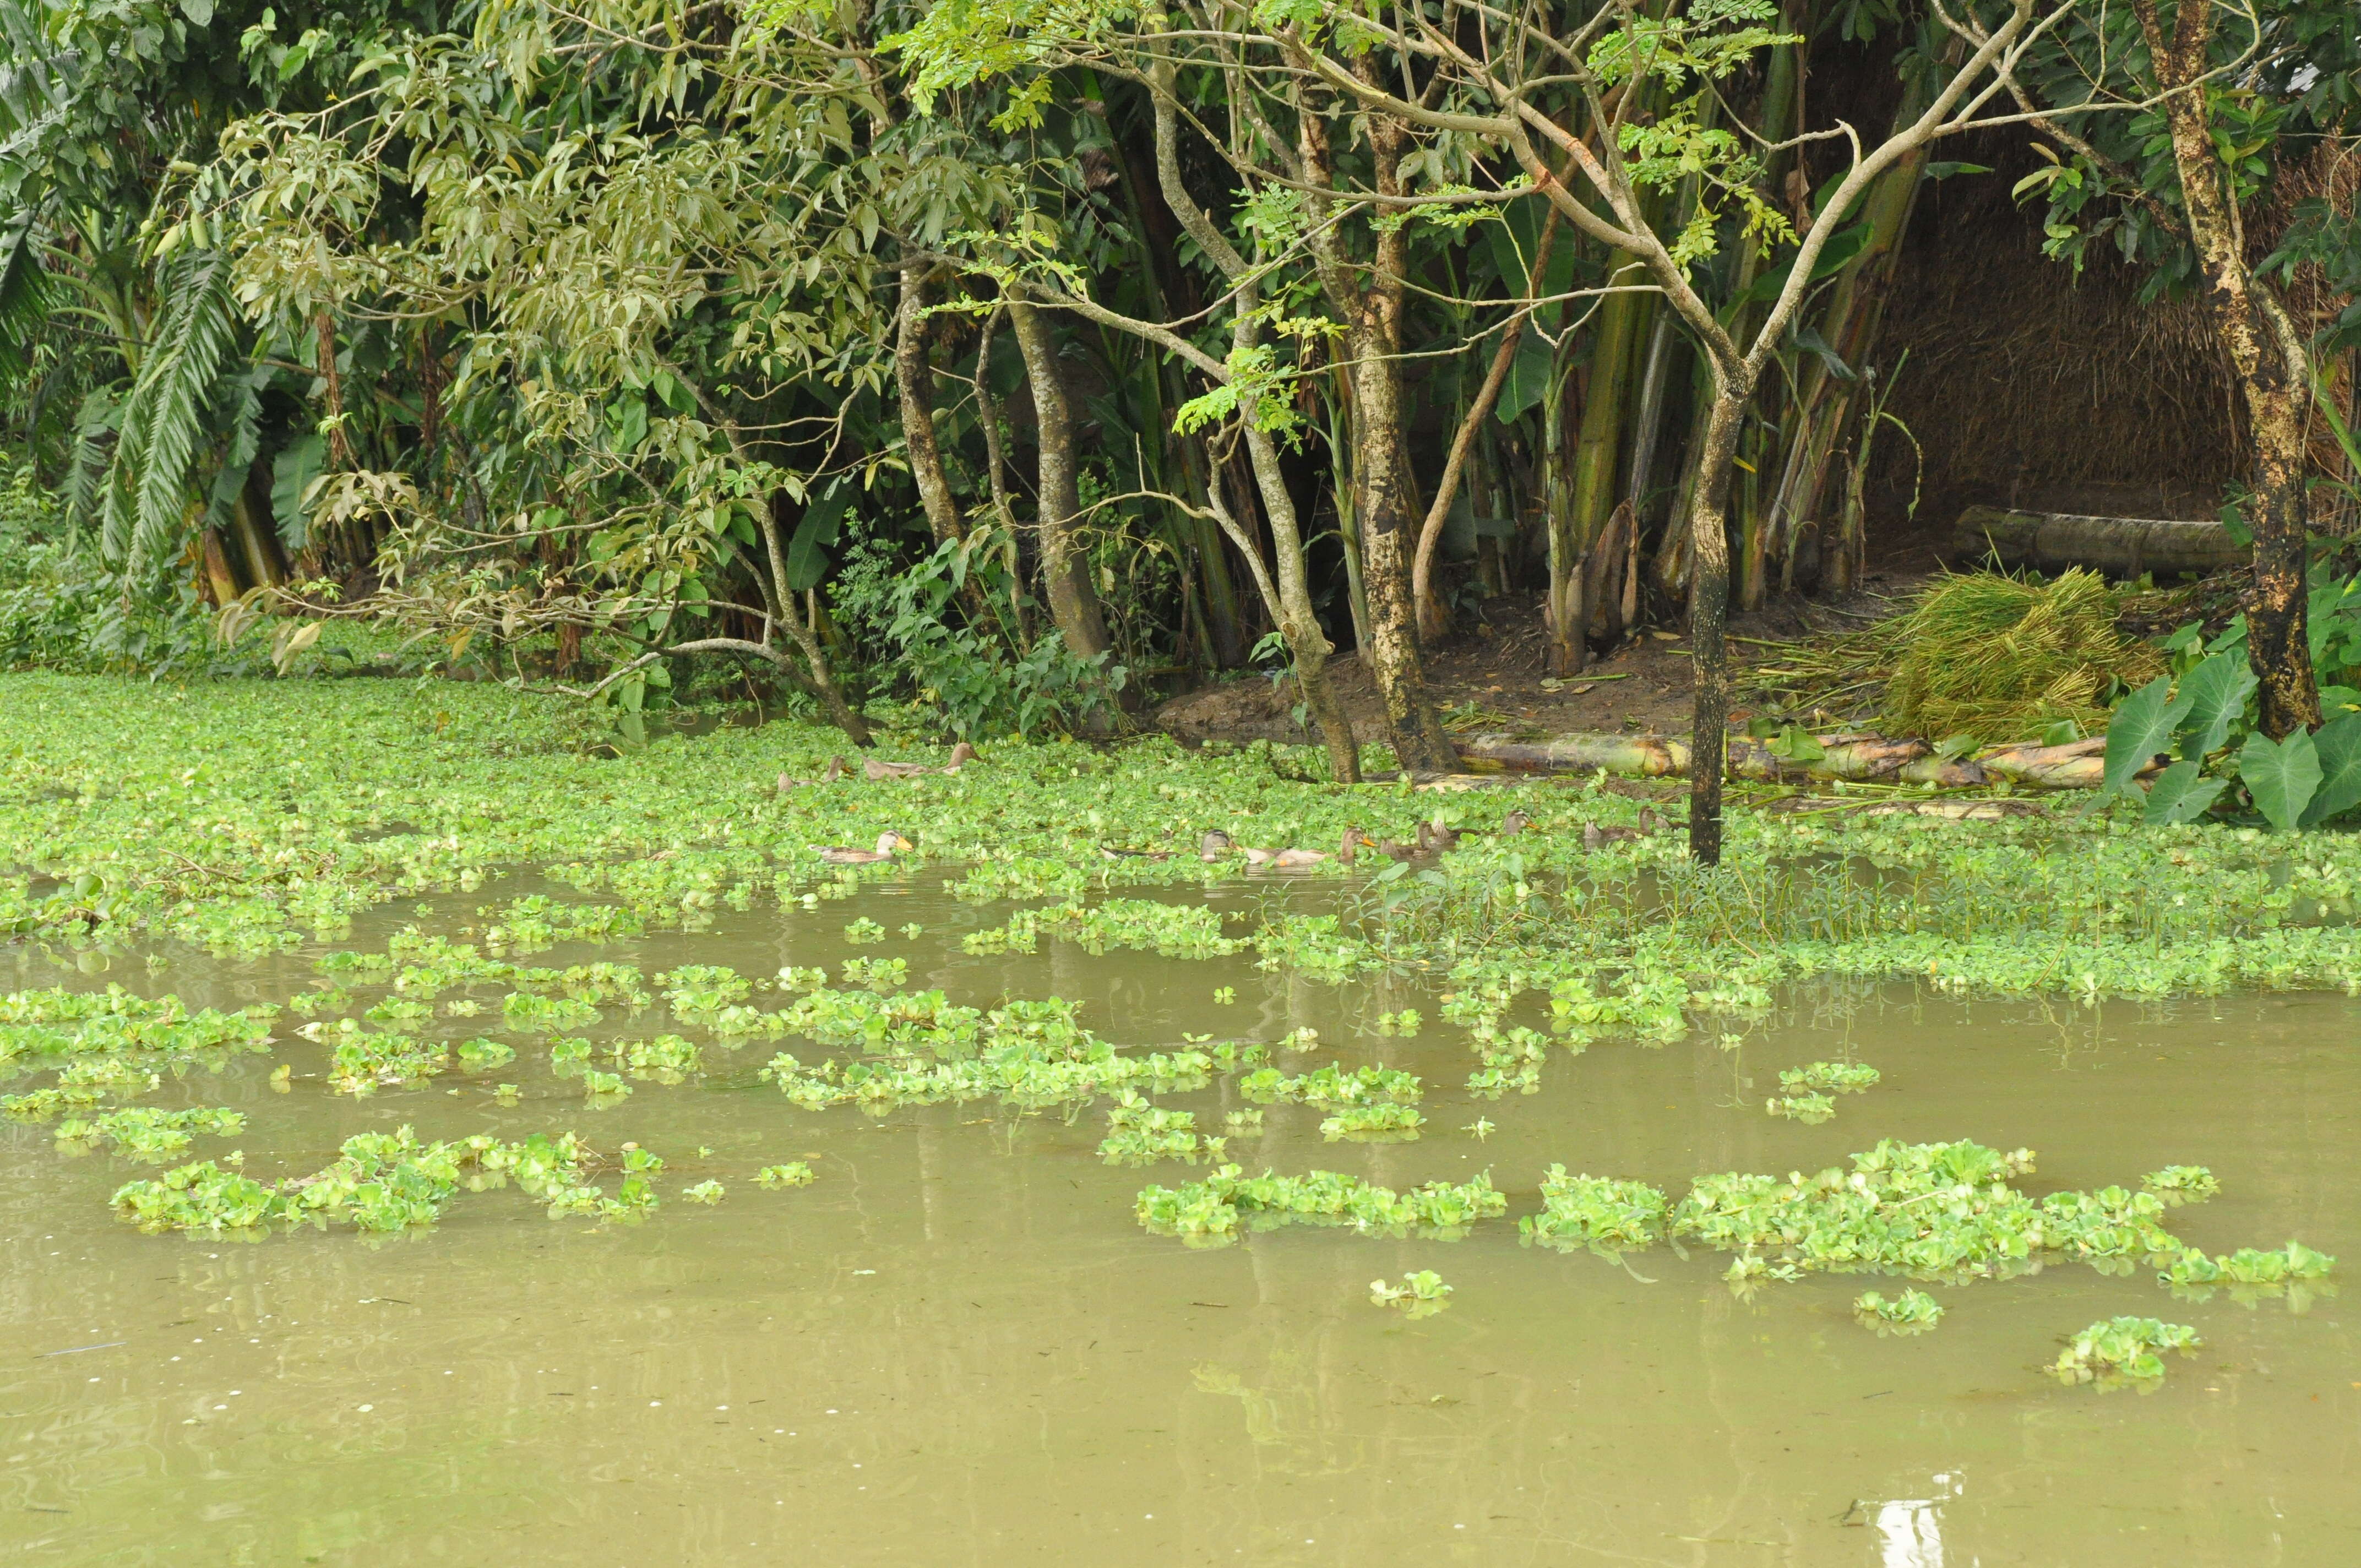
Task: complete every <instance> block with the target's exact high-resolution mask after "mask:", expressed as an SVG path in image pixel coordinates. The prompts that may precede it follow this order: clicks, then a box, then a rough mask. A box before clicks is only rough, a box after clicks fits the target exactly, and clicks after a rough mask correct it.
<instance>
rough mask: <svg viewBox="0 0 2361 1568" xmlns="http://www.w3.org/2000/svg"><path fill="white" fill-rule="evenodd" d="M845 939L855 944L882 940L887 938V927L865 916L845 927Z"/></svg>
mask: <svg viewBox="0 0 2361 1568" xmlns="http://www.w3.org/2000/svg"><path fill="white" fill-rule="evenodd" d="M844 939H845V940H846V941H848V942H851V943H852V944H854V945H855V946H864V945H866V944H868V943H871V942H882V941H884V939H885V927H883V926H880V925H879V924H878V923H877V922H876V921H874V920H872V919H870V918H869V917H867V916H862V918H860V919H858V920H855V921H854V922H853V923H852V924H851V925H850V926H847V927H845V928H844Z"/></svg>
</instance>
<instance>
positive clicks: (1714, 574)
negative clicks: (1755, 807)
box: [1689, 372, 1753, 866]
mask: <svg viewBox="0 0 2361 1568" xmlns="http://www.w3.org/2000/svg"><path fill="white" fill-rule="evenodd" d="M1715 379H1716V382H1717V385H1716V387H1715V391H1714V400H1713V411H1712V414H1711V416H1710V417H1709V418H1708V420H1707V422H1706V429H1705V440H1704V443H1703V444H1702V445H1701V446H1700V447H1699V449H1698V452H1697V488H1696V500H1695V502H1694V504H1693V506H1692V508H1691V510H1690V512H1689V549H1690V551H1691V554H1692V557H1693V565H1692V566H1691V568H1690V571H1689V649H1690V652H1691V656H1692V657H1693V659H1694V660H1695V662H1696V668H1697V693H1696V697H1695V707H1694V708H1693V709H1692V713H1693V718H1692V719H1691V730H1690V735H1689V751H1690V754H1691V756H1692V757H1693V758H1694V760H1695V765H1694V768H1693V771H1692V772H1691V773H1690V777H1689V853H1690V854H1691V855H1692V856H1693V857H1695V858H1696V860H1697V863H1698V864H1700V865H1708V866H1712V865H1719V864H1720V863H1721V771H1722V754H1723V750H1724V745H1725V743H1726V741H1727V740H1728V731H1729V728H1730V642H1729V639H1728V636H1727V632H1728V630H1729V624H1730V535H1729V532H1727V524H1726V522H1725V514H1726V513H1727V511H1728V509H1729V505H1730V467H1731V465H1730V459H1731V458H1732V457H1733V456H1735V455H1737V452H1738V427H1739V424H1740V422H1741V420H1742V419H1743V417H1744V415H1745V412H1746V404H1747V400H1748V399H1749V398H1750V397H1751V396H1752V392H1753V389H1752V387H1747V388H1743V389H1741V388H1739V387H1734V386H1731V385H1730V384H1729V383H1728V382H1727V381H1726V380H1724V379H1723V378H1722V373H1719V372H1717V374H1716V377H1715Z"/></svg>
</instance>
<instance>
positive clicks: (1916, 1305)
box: [1852, 1289, 1943, 1334]
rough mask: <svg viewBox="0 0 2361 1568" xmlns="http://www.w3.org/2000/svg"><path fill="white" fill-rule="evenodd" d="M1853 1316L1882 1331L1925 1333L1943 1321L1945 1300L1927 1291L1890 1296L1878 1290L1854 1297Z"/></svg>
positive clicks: (1913, 1291) (1906, 1291)
mask: <svg viewBox="0 0 2361 1568" xmlns="http://www.w3.org/2000/svg"><path fill="white" fill-rule="evenodd" d="M1852 1310H1853V1315H1854V1316H1855V1317H1857V1318H1859V1319H1860V1320H1861V1321H1862V1322H1864V1323H1867V1324H1868V1325H1869V1326H1870V1327H1872V1328H1873V1329H1875V1330H1876V1331H1877V1332H1879V1333H1881V1334H1923V1333H1925V1332H1927V1331H1928V1330H1929V1329H1932V1328H1933V1327H1934V1326H1935V1325H1936V1324H1937V1323H1939V1322H1941V1321H1943V1306H1942V1303H1941V1302H1939V1301H1938V1300H1936V1299H1935V1298H1933V1297H1932V1296H1929V1295H1927V1292H1925V1291H1924V1290H1915V1289H1911V1290H1904V1291H1903V1292H1902V1293H1901V1294H1899V1295H1897V1296H1894V1297H1893V1298H1892V1299H1888V1298H1887V1297H1885V1296H1884V1295H1883V1294H1881V1293H1880V1292H1878V1291H1875V1290H1864V1291H1862V1292H1861V1294H1860V1295H1858V1296H1856V1297H1854V1298H1853V1302H1852Z"/></svg>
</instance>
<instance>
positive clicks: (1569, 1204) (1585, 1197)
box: [1517, 1165, 1667, 1251]
mask: <svg viewBox="0 0 2361 1568" xmlns="http://www.w3.org/2000/svg"><path fill="white" fill-rule="evenodd" d="M1666 1208H1667V1204H1666V1201H1665V1198H1664V1193H1663V1192H1661V1191H1659V1190H1657V1189H1655V1188H1653V1187H1651V1186H1649V1185H1648V1184H1647V1183H1645V1182H1643V1181H1620V1180H1617V1179H1614V1178H1613V1177H1607V1176H1568V1175H1567V1174H1566V1173H1565V1167H1564V1166H1562V1165H1553V1166H1551V1167H1550V1168H1549V1172H1548V1174H1546V1175H1545V1176H1543V1178H1542V1212H1540V1213H1538V1214H1527V1215H1525V1216H1524V1217H1523V1218H1522V1219H1521V1220H1519V1221H1518V1222H1517V1232H1518V1234H1520V1235H1521V1236H1522V1237H1523V1238H1524V1239H1525V1240H1526V1241H1527V1242H1529V1243H1540V1244H1541V1245H1545V1246H1554V1247H1557V1248H1559V1249H1560V1250H1562V1251H1563V1250H1569V1249H1571V1248H1574V1247H1577V1246H1593V1247H1600V1248H1607V1249H1620V1248H1623V1247H1644V1246H1649V1245H1653V1244H1654V1243H1655V1242H1656V1241H1658V1240H1659V1239H1661V1238H1662V1237H1663V1235H1664V1214H1665V1210H1666Z"/></svg>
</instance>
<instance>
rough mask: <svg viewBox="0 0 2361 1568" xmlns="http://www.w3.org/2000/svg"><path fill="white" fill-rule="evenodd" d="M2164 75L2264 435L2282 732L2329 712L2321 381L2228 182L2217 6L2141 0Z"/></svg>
mask: <svg viewBox="0 0 2361 1568" xmlns="http://www.w3.org/2000/svg"><path fill="white" fill-rule="evenodd" d="M2132 9H2133V11H2134V13H2135V14H2136V16H2138V18H2139V25H2140V31H2141V32H2142V33H2143V34H2144V35H2145V36H2146V38H2147V46H2148V53H2149V56H2150V58H2151V60H2153V61H2154V69H2155V71H2156V79H2157V85H2158V87H2159V88H2161V89H2162V90H2163V91H2164V92H2165V93H2167V94H2168V96H2167V97H2166V98H2165V101H2164V110H2165V123H2166V125H2167V126H2168V128H2169V131H2170V133H2171V137H2172V159H2173V163H2174V166H2175V167H2176V168H2177V169H2178V170H2179V172H2180V198H2181V210H2182V211H2183V213H2184V214H2186V215H2187V218H2188V223H2189V238H2190V243H2191V245H2192V246H2193V247H2195V248H2196V251H2197V256H2198V260H2199V263H2200V264H2201V266H2202V269H2203V270H2204V274H2205V280H2206V288H2205V294H2204V298H2205V305H2206V311H2207V313H2208V314H2209V315H2210V316H2211V317H2212V318H2213V331H2214V335H2215V337H2216V338H2217V339H2219V341H2220V342H2221V345H2222V348H2223V351H2224V353H2225V354H2226V355H2228V356H2229V359H2230V364H2231V367H2232V368H2233V369H2234V370H2235V372H2236V373H2237V377H2238V387H2239V390H2240V392H2241V393H2242V394H2243V396H2244V397H2245V400H2246V422H2247V427H2248V431H2249V440H2250V442H2251V444H2252V452H2251V457H2252V462H2253V473H2252V474H2251V476H2250V477H2249V479H2250V483H2251V484H2252V486H2253V493H2252V495H2251V496H2250V497H2249V499H2248V502H2247V506H2246V526H2247V528H2248V529H2249V531H2250V532H2253V534H2254V536H2255V566H2254V582H2253V585H2252V587H2250V589H2249V590H2248V593H2247V598H2246V657H2247V659H2248V661H2249V662H2250V663H2252V664H2253V666H2254V671H2255V679H2256V680H2257V682H2258V683H2259V686H2258V689H2257V694H2256V695H2257V699H2258V703H2259V707H2260V708H2261V727H2262V729H2263V732H2264V733H2265V734H2267V735H2269V736H2270V737H2272V738H2273V739H2274V740H2278V739H2282V738H2284V737H2286V736H2288V735H2290V734H2291V733H2293V732H2294V731H2295V730H2297V729H2309V728H2312V727H2313V726H2316V725H2318V724H2319V723H2320V687H2319V685H2318V684H2317V682H2316V680H2315V679H2314V676H2313V673H2312V650H2311V644H2310V641H2309V639H2308V634H2307V632H2306V630H2305V627H2304V611H2305V606H2306V600H2307V598H2308V585H2307V583H2306V576H2307V574H2306V570H2305V568H2306V565H2307V562H2306V559H2305V555H2306V539H2305V523H2306V518H2305V496H2304V458H2305V453H2304V421H2305V416H2306V414H2307V413H2308V412H2309V400H2310V397H2311V391H2312V385H2311V375H2310V367H2309V365H2308V364H2307V363H2306V357H2307V356H2305V353H2304V351H2303V348H2302V345H2301V343H2300V341H2298V340H2297V338H2296V336H2295V334H2294V333H2293V331H2292V330H2290V327H2289V324H2288V323H2287V321H2286V318H2285V313H2284V312H2281V311H2279V310H2277V309H2276V308H2275V307H2276V305H2277V302H2276V301H2275V300H2274V299H2273V298H2272V297H2271V296H2270V294H2269V291H2268V289H2267V288H2266V286H2265V285H2264V284H2263V283H2262V282H2261V281H2260V280H2258V279H2257V278H2256V277H2255V276H2254V275H2253V274H2252V273H2251V272H2250V271H2249V270H2248V269H2247V267H2246V255H2245V250H2244V247H2243V244H2242V243H2241V242H2242V237H2243V236H2242V229H2241V225H2240V223H2239V216H2238V213H2237V210H2236V207H2235V203H2234V200H2233V196H2232V193H2231V192H2230V191H2228V190H2227V189H2225V188H2224V185H2223V182H2222V163H2221V159H2220V157H2219V156H2218V154H2217V153H2216V151H2215V148H2214V143H2213V126H2212V125H2211V124H2210V116H2209V115H2208V114H2207V112H2206V106H2205V99H2204V93H2205V88H2204V86H2203V85H2194V84H2197V83H2201V82H2202V78H2203V77H2204V75H2205V71H2206V66H2207V63H2208V54H2209V49H2210V45H2211V43H2212V40H2213V6H2212V5H2203V4H2199V3H2197V0H2181V4H2180V6H2179V7H2178V9H2177V10H2176V12H2175V15H2174V17H2173V30H2172V35H2171V37H2170V38H2169V39H2168V38H2167V37H2166V36H2165V32H2164V27H2163V24H2162V22H2161V21H2160V20H2159V19H2158V14H2157V0H2132Z"/></svg>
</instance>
